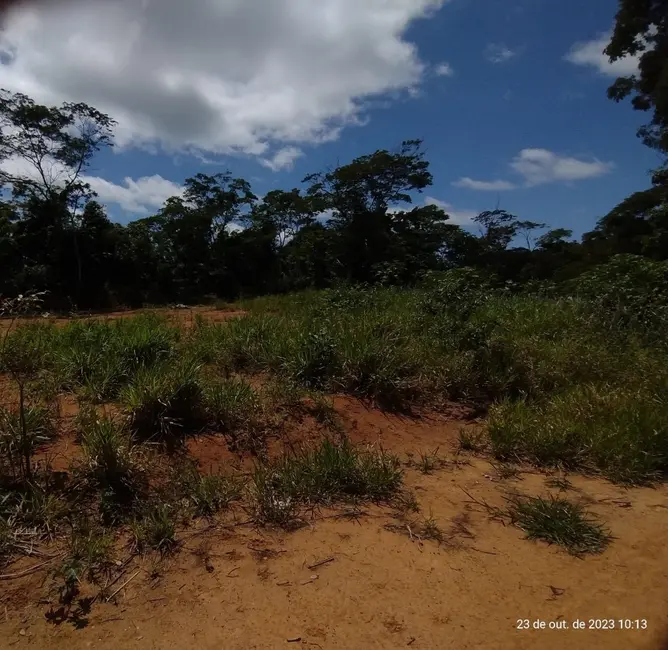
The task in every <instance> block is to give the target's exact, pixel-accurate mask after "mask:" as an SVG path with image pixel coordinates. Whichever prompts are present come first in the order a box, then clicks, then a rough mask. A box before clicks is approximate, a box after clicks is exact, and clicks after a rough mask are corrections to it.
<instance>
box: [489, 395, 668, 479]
mask: <svg viewBox="0 0 668 650" xmlns="http://www.w3.org/2000/svg"><path fill="white" fill-rule="evenodd" d="M664 391H665V389H659V391H657V392H653V391H651V390H649V389H647V388H635V387H630V386H629V387H618V388H613V387H607V386H600V387H597V386H592V385H583V386H576V387H574V388H572V389H570V390H567V391H566V392H563V393H561V394H558V395H555V396H552V397H550V398H549V399H546V400H543V401H539V402H528V401H510V400H506V401H503V402H501V403H500V404H498V405H496V406H494V407H493V408H492V410H491V412H490V416H489V422H488V426H489V435H490V438H491V441H492V446H493V450H494V453H495V454H496V455H497V457H499V458H502V459H522V460H529V461H530V462H534V463H536V464H539V465H546V466H560V467H565V468H568V469H586V470H587V469H588V470H599V471H601V472H604V473H605V474H607V475H608V476H609V477H610V478H613V479H615V480H618V481H624V482H644V481H648V480H654V479H657V478H660V477H661V476H663V475H665V473H666V471H668V405H667V404H666V401H665V399H664V398H663V397H662V395H663V394H664Z"/></svg>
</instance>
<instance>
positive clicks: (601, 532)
mask: <svg viewBox="0 0 668 650" xmlns="http://www.w3.org/2000/svg"><path fill="white" fill-rule="evenodd" d="M509 514H510V517H511V521H512V523H514V524H515V525H516V526H517V527H518V528H521V529H522V530H523V531H524V532H525V533H526V534H527V537H528V539H540V540H543V541H545V542H547V543H548V544H558V545H559V546H562V547H564V548H565V549H566V550H567V551H568V552H569V553H571V554H572V555H584V554H587V553H592V554H593V553H601V552H603V550H605V548H606V546H607V545H608V544H609V543H610V540H611V536H610V533H609V531H607V530H606V529H605V528H604V527H603V526H601V525H600V524H599V523H597V522H596V521H595V520H594V519H593V518H592V517H591V516H589V515H588V514H587V513H586V512H585V511H584V509H583V508H582V506H580V505H579V504H576V503H573V502H571V501H568V500H566V499H563V498H561V497H549V498H547V499H544V498H542V497H522V498H520V497H516V498H514V499H513V500H512V501H511V505H510V508H509Z"/></svg>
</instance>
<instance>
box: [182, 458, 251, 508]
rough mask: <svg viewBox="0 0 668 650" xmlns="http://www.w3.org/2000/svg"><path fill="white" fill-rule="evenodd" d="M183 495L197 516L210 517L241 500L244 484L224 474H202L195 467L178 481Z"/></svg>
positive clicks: (187, 470)
mask: <svg viewBox="0 0 668 650" xmlns="http://www.w3.org/2000/svg"><path fill="white" fill-rule="evenodd" d="M177 480H178V481H179V483H180V491H181V493H182V494H183V495H184V496H185V497H186V498H187V499H188V501H189V502H190V503H191V504H192V507H193V510H194V512H195V514H196V515H199V516H203V517H209V516H211V515H214V514H215V513H216V512H218V511H219V510H223V509H225V508H227V507H229V505H230V504H231V503H232V502H233V501H236V500H238V499H240V498H241V493H242V490H243V484H242V483H241V481H239V480H238V479H236V478H234V477H232V476H226V475H224V474H208V475H202V474H200V473H199V472H198V471H197V469H196V468H195V467H192V466H190V467H188V468H187V469H185V470H183V471H182V473H180V475H179V476H178V479H177Z"/></svg>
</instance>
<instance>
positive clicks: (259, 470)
mask: <svg viewBox="0 0 668 650" xmlns="http://www.w3.org/2000/svg"><path fill="white" fill-rule="evenodd" d="M401 483H402V474H401V470H400V468H399V460H398V459H397V458H396V457H395V456H393V455H391V454H388V453H386V452H384V451H382V450H379V451H375V450H359V449H356V448H355V447H353V446H352V445H350V443H347V442H344V443H341V444H338V445H336V444H334V443H332V442H330V441H329V440H325V441H324V442H323V443H322V444H321V445H320V446H319V447H316V448H313V449H306V450H302V451H300V452H298V453H295V454H291V455H286V456H283V457H282V458H279V459H278V460H276V461H274V462H272V463H269V464H267V465H259V466H257V467H256V469H255V472H254V473H253V476H252V481H251V493H252V498H253V504H254V508H255V517H256V519H257V520H259V521H261V522H269V523H277V524H283V523H286V522H287V521H289V520H290V519H291V518H292V517H293V516H294V513H295V512H296V510H297V508H298V507H299V506H300V505H302V506H308V505H327V504H332V503H335V502H337V501H342V500H343V501H345V500H372V501H383V500H388V499H390V498H392V497H393V496H394V495H396V493H397V492H398V490H399V489H400V487H401Z"/></svg>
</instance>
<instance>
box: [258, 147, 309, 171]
mask: <svg viewBox="0 0 668 650" xmlns="http://www.w3.org/2000/svg"><path fill="white" fill-rule="evenodd" d="M303 155H304V152H303V151H302V150H301V149H299V148H297V147H283V148H282V149H279V150H278V151H277V152H276V153H275V154H274V155H273V156H272V157H271V158H261V159H260V164H261V165H264V166H265V167H269V169H271V171H273V172H278V171H281V170H289V169H292V168H293V166H294V164H295V160H297V158H299V157H301V156H303Z"/></svg>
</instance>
